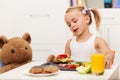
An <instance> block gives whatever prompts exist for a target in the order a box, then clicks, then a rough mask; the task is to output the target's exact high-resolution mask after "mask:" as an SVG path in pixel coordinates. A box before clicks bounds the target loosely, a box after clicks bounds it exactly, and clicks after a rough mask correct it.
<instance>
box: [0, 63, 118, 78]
mask: <svg viewBox="0 0 120 80" xmlns="http://www.w3.org/2000/svg"><path fill="white" fill-rule="evenodd" d="M43 63H44V62H30V63H27V64H25V65H23V66H20V67H18V68H15V69H13V70H10V71H8V72H5V73H3V74H0V80H118V79H119V71H118V70H119V65H118V64H113V65H112V66H111V68H110V69H105V73H104V74H103V75H100V76H96V75H93V74H79V73H78V72H77V71H60V72H59V73H58V74H56V75H52V76H44V77H36V76H29V75H25V74H24V71H25V70H27V69H30V68H31V67H32V66H35V65H40V64H43Z"/></svg>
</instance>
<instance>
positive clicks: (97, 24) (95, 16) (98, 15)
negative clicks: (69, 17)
mask: <svg viewBox="0 0 120 80" xmlns="http://www.w3.org/2000/svg"><path fill="white" fill-rule="evenodd" d="M74 9H77V10H79V11H83V10H85V7H84V6H72V7H70V8H68V9H67V10H66V13H69V12H71V11H72V10H74ZM90 11H91V12H92V13H93V15H94V19H95V24H96V28H97V30H99V27H100V21H101V19H100V14H99V12H98V10H97V9H96V8H92V9H87V10H86V13H85V15H89V17H90V22H89V25H90V24H91V23H92V17H91V13H90Z"/></svg>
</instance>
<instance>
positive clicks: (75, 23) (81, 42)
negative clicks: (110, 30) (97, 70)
mask: <svg viewBox="0 0 120 80" xmlns="http://www.w3.org/2000/svg"><path fill="white" fill-rule="evenodd" d="M91 13H93V15H94V19H95V23H96V28H97V30H99V26H100V16H99V13H98V11H97V9H95V8H93V9H87V8H86V7H83V6H73V7H70V8H68V9H67V11H66V13H65V17H64V19H65V22H66V24H67V25H68V27H69V29H70V31H71V32H72V33H73V35H74V37H73V38H71V39H69V40H68V41H67V43H66V47H65V54H68V55H70V56H71V57H72V59H73V60H74V61H90V56H91V54H92V53H93V52H97V51H98V50H104V53H105V67H106V68H110V66H111V65H112V63H113V60H114V51H113V50H111V49H110V48H109V47H108V45H107V43H106V42H105V40H104V39H102V38H101V37H98V36H96V35H93V34H91V32H90V31H89V25H90V24H91V23H92V17H91ZM52 58H54V55H50V56H49V57H48V61H49V60H51V59H52Z"/></svg>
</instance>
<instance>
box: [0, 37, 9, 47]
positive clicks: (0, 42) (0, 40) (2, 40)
mask: <svg viewBox="0 0 120 80" xmlns="http://www.w3.org/2000/svg"><path fill="white" fill-rule="evenodd" d="M7 42H8V39H7V37H6V36H0V48H2V47H3V45H4V44H6V43H7Z"/></svg>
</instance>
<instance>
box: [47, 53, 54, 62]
mask: <svg viewBox="0 0 120 80" xmlns="http://www.w3.org/2000/svg"><path fill="white" fill-rule="evenodd" d="M54 58H55V55H53V54H51V55H50V56H48V58H47V62H49V61H53V59H54Z"/></svg>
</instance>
